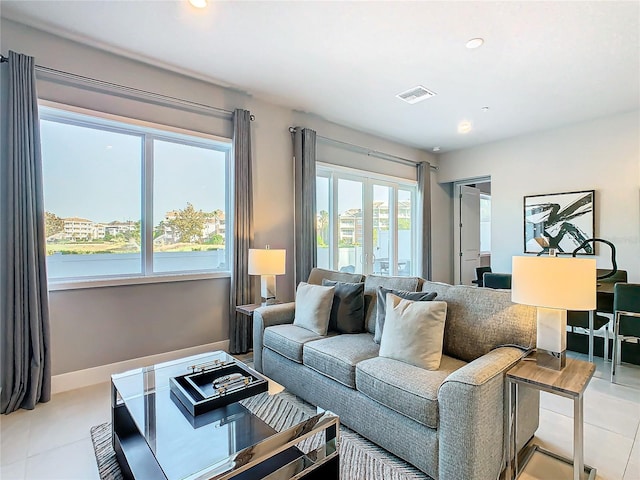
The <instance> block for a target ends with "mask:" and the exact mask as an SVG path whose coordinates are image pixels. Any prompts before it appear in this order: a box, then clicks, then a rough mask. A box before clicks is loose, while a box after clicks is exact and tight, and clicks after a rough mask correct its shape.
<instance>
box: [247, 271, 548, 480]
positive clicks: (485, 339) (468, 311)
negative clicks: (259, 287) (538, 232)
mask: <svg viewBox="0 0 640 480" xmlns="http://www.w3.org/2000/svg"><path fill="white" fill-rule="evenodd" d="M323 279H328V280H337V281H342V282H360V281H364V283H365V321H366V329H367V331H366V332H364V333H358V334H337V333H335V332H333V333H332V332H329V334H328V335H327V336H319V335H317V334H315V333H313V332H311V331H310V330H306V329H304V328H301V327H299V326H296V325H293V320H294V312H295V304H294V303H287V304H280V305H271V306H267V307H261V308H259V309H257V310H256V311H255V312H254V325H253V327H254V330H253V335H254V365H255V368H256V369H257V370H259V371H260V372H263V373H264V374H265V375H267V376H268V377H270V378H272V379H273V380H275V381H276V382H278V383H280V384H282V385H284V386H285V387H286V389H287V390H289V391H291V392H292V393H294V394H296V395H298V396H299V397H301V398H303V399H305V400H306V401H308V402H310V403H312V404H314V405H317V406H319V407H321V408H324V409H327V410H331V411H332V412H335V413H336V414H338V415H339V416H340V421H341V422H342V423H343V424H344V425H346V426H347V427H349V428H351V429H353V430H355V431H357V432H358V433H360V434H361V435H362V436H364V437H366V438H368V439H369V440H371V441H373V442H374V443H376V444H378V445H380V446H381V447H383V448H385V449H386V450H388V451H390V452H392V453H394V454H395V455H397V456H398V457H400V458H402V459H404V460H406V461H407V462H409V463H411V464H413V465H415V466H416V467H417V468H419V469H420V470H422V471H424V472H425V473H427V474H428V475H430V476H431V477H433V478H434V479H440V480H492V479H496V478H498V476H499V475H500V472H501V471H502V469H503V466H504V455H503V452H504V448H503V445H504V440H503V427H504V412H505V404H504V385H505V380H504V373H505V371H506V370H507V369H509V368H510V367H511V366H512V365H513V364H514V363H515V362H517V361H518V360H520V358H521V357H522V356H523V354H524V350H525V349H528V348H533V347H534V346H535V339H536V331H535V328H536V316H535V309H534V308H533V307H527V306H524V305H517V304H514V303H512V302H511V299H510V295H509V293H508V292H505V291H498V290H491V289H485V288H476V287H466V286H452V285H446V284H443V283H435V282H429V281H424V280H423V279H421V278H417V277H383V276H375V275H370V276H367V277H366V278H364V277H362V276H361V275H358V274H349V273H342V272H334V271H329V270H322V269H314V270H313V271H312V272H311V275H310V276H309V280H308V282H309V283H312V284H318V285H320V284H322V280H323ZM378 286H384V287H386V288H392V289H397V290H409V291H425V292H426V291H428V292H437V294H438V295H437V298H436V300H441V301H445V302H447V317H446V322H445V336H444V345H443V356H442V361H441V364H440V368H439V369H438V370H436V371H430V370H424V369H421V368H419V367H416V366H413V365H410V364H407V363H403V362H401V361H398V360H393V359H390V358H384V357H379V356H378V351H379V345H378V344H376V343H374V341H373V334H374V332H375V325H376V321H375V319H376V290H377V288H378ZM520 392H521V394H520V395H519V412H521V414H520V416H519V421H518V432H517V441H518V444H519V448H521V447H522V446H523V445H524V444H525V443H526V442H527V441H528V440H529V439H530V438H531V437H532V436H533V434H534V433H535V431H536V429H537V428H538V411H539V394H538V393H537V392H536V391H533V390H530V389H526V388H523V389H521V391H520Z"/></svg>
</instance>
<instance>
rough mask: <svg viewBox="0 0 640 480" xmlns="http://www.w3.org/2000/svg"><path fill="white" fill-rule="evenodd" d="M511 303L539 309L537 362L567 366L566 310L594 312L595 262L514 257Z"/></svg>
mask: <svg viewBox="0 0 640 480" xmlns="http://www.w3.org/2000/svg"><path fill="white" fill-rule="evenodd" d="M512 267H513V268H512V285H511V300H512V301H513V302H515V303H522V304H525V305H533V306H535V307H538V312H537V322H538V335H537V356H536V358H537V363H538V365H540V366H542V367H546V368H552V369H554V370H562V369H563V368H564V366H565V364H566V350H567V310H587V311H588V310H595V308H596V261H595V259H588V258H573V257H569V258H560V257H551V256H544V257H513V265H512Z"/></svg>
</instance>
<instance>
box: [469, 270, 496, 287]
mask: <svg viewBox="0 0 640 480" xmlns="http://www.w3.org/2000/svg"><path fill="white" fill-rule="evenodd" d="M485 273H491V267H476V279H475V280H472V281H471V283H475V284H477V285H478V286H479V287H482V286H484V283H483V278H482V276H483V275H484V274H485Z"/></svg>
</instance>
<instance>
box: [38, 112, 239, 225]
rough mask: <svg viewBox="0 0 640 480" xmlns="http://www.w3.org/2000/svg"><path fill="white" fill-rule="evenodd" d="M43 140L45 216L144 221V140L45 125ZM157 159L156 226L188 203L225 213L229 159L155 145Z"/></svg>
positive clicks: (176, 146) (215, 153)
mask: <svg viewBox="0 0 640 480" xmlns="http://www.w3.org/2000/svg"><path fill="white" fill-rule="evenodd" d="M41 137H42V157H43V162H42V163H43V171H44V197H45V198H44V199H45V210H46V211H48V212H52V213H55V214H56V215H58V216H59V217H62V218H65V217H82V218H87V219H89V220H93V221H95V222H111V221H114V220H117V221H124V220H138V219H140V217H141V215H140V211H141V206H140V205H141V198H140V196H141V181H142V179H141V162H142V160H141V158H142V140H141V138H140V137H138V136H135V135H127V134H122V133H115V132H109V131H104V130H96V129H93V128H85V127H81V126H77V125H68V124H63V123H58V122H53V121H46V120H43V121H42V122H41ZM154 155H155V165H154V209H153V215H154V219H153V224H154V225H157V224H158V222H159V221H160V220H162V219H163V218H164V214H165V213H166V212H168V211H170V210H174V209H182V208H185V207H186V205H187V202H190V203H192V204H193V206H194V207H195V208H196V209H198V210H199V209H202V210H204V211H212V210H215V209H221V210H224V208H225V188H226V178H225V170H224V168H225V165H224V153H221V152H218V151H215V150H207V149H203V148H197V147H192V146H188V145H181V144H175V143H170V142H165V141H159V140H156V141H155V142H154Z"/></svg>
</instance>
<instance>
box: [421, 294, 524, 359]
mask: <svg viewBox="0 0 640 480" xmlns="http://www.w3.org/2000/svg"><path fill="white" fill-rule="evenodd" d="M422 290H423V291H424V292H436V293H437V294H438V300H442V301H444V302H447V320H446V323H445V327H444V347H443V353H444V354H445V355H449V356H452V357H456V358H460V359H461V360H465V361H467V362H471V361H473V360H475V359H476V358H478V357H481V356H482V355H485V354H487V353H489V352H490V351H491V350H493V349H494V348H496V347H499V346H501V345H518V346H520V347H523V348H533V347H535V345H536V308H535V307H531V306H529V305H519V304H516V303H513V302H512V301H511V294H510V292H508V291H503V290H492V289H490V288H477V287H469V286H466V285H447V284H445V283H437V282H429V281H425V282H424V285H423V286H422Z"/></svg>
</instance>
